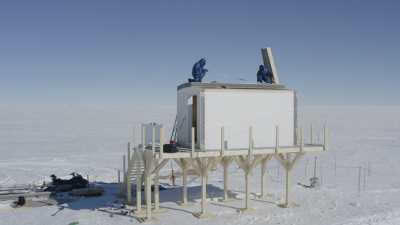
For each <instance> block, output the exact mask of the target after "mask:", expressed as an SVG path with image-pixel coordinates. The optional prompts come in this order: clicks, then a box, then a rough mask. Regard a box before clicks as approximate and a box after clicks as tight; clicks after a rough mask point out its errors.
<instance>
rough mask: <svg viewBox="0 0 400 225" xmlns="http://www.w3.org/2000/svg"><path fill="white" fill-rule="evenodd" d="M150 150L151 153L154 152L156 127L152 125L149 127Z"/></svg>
mask: <svg viewBox="0 0 400 225" xmlns="http://www.w3.org/2000/svg"><path fill="white" fill-rule="evenodd" d="M151 150H152V151H153V153H154V152H155V151H156V127H155V126H154V124H153V125H152V126H151Z"/></svg>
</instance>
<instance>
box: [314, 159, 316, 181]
mask: <svg viewBox="0 0 400 225" xmlns="http://www.w3.org/2000/svg"><path fill="white" fill-rule="evenodd" d="M314 177H317V156H315V157H314Z"/></svg>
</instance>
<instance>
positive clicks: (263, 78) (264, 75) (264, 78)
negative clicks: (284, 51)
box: [257, 65, 272, 84]
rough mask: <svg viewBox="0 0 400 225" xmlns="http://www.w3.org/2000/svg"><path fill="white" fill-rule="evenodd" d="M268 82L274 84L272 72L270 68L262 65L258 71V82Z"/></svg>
mask: <svg viewBox="0 0 400 225" xmlns="http://www.w3.org/2000/svg"><path fill="white" fill-rule="evenodd" d="M263 82H265V83H267V84H272V73H271V71H270V70H269V69H268V68H265V67H264V66H263V65H260V67H259V68H258V71H257V83H263Z"/></svg>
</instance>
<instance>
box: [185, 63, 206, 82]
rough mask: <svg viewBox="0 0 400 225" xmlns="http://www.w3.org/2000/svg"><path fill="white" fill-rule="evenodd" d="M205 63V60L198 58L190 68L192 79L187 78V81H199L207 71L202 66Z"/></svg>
mask: <svg viewBox="0 0 400 225" xmlns="http://www.w3.org/2000/svg"><path fill="white" fill-rule="evenodd" d="M205 65H206V60H205V59H204V58H202V59H200V60H199V61H198V62H196V63H195V64H194V65H193V68H192V76H193V79H189V82H201V81H202V80H203V78H204V76H205V75H206V73H207V72H208V70H207V69H205V68H204V66H205Z"/></svg>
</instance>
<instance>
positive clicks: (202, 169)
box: [193, 158, 215, 218]
mask: <svg viewBox="0 0 400 225" xmlns="http://www.w3.org/2000/svg"><path fill="white" fill-rule="evenodd" d="M214 160H215V159H214V158H196V163H194V164H193V165H194V167H195V169H196V170H197V171H198V173H199V174H200V177H201V211H200V213H195V214H193V215H194V216H196V217H197V218H209V217H212V216H213V215H212V214H209V213H207V174H208V170H210V169H211V167H212V166H213V165H214V162H215V161H214Z"/></svg>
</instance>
